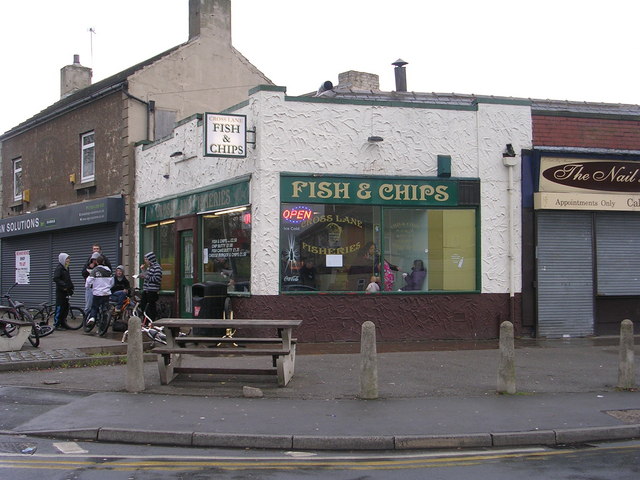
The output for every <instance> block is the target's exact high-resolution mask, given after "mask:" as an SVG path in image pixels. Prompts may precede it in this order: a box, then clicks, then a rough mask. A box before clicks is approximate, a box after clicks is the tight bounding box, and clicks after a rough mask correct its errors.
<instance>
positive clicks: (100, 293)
mask: <svg viewBox="0 0 640 480" xmlns="http://www.w3.org/2000/svg"><path fill="white" fill-rule="evenodd" d="M96 263H97V265H96V267H95V268H94V269H93V270H92V271H91V274H90V275H89V276H88V277H87V280H86V282H85V287H86V288H91V291H92V293H93V301H92V304H91V313H90V314H89V320H87V326H91V325H93V324H94V323H95V321H96V316H97V314H98V309H99V308H100V307H101V306H102V305H104V304H105V303H109V297H110V296H111V287H113V275H112V273H111V269H110V268H109V267H107V266H106V265H105V264H104V257H103V256H102V255H100V256H99V257H98V258H96Z"/></svg>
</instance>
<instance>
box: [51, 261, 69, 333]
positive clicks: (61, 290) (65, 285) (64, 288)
mask: <svg viewBox="0 0 640 480" xmlns="http://www.w3.org/2000/svg"><path fill="white" fill-rule="evenodd" d="M70 263H71V258H70V257H69V255H68V254H66V253H64V252H63V253H61V254H60V255H58V265H56V269H55V271H54V272H53V282H54V283H55V284H56V312H55V315H54V317H53V326H54V327H55V329H56V330H62V329H64V328H67V326H66V322H67V314H68V313H69V297H70V296H71V295H73V282H72V281H71V274H70V273H69V264H70Z"/></svg>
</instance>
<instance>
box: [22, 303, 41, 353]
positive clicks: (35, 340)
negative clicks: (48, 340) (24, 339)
mask: <svg viewBox="0 0 640 480" xmlns="http://www.w3.org/2000/svg"><path fill="white" fill-rule="evenodd" d="M18 314H19V315H20V317H21V319H22V321H23V322H30V323H31V324H32V325H33V326H32V327H31V333H30V334H29V343H30V344H31V345H33V346H34V347H35V348H38V345H40V328H38V327H39V326H40V325H37V324H36V323H35V322H34V321H33V317H32V316H31V314H30V313H29V312H27V310H25V309H23V308H20V309H18Z"/></svg>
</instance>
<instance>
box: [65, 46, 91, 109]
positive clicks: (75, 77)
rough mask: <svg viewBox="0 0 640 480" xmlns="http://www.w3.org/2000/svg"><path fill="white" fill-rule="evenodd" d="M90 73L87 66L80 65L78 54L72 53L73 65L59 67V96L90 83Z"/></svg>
mask: <svg viewBox="0 0 640 480" xmlns="http://www.w3.org/2000/svg"><path fill="white" fill-rule="evenodd" d="M92 75H93V72H92V71H91V69H90V68H89V67H83V66H82V65H80V55H74V56H73V65H67V66H65V67H62V68H61V69H60V98H64V97H68V96H69V95H71V94H72V93H74V92H77V91H78V90H82V89H83V88H86V87H88V86H89V85H91V76H92Z"/></svg>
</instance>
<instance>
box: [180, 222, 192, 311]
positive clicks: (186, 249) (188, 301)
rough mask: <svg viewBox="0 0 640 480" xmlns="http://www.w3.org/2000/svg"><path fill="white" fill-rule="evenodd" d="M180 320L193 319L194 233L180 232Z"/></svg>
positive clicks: (188, 231)
mask: <svg viewBox="0 0 640 480" xmlns="http://www.w3.org/2000/svg"><path fill="white" fill-rule="evenodd" d="M180 252H181V259H180V293H181V295H180V305H179V307H180V318H192V317H193V302H192V295H191V287H193V266H194V261H193V231H192V230H185V231H183V232H180Z"/></svg>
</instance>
